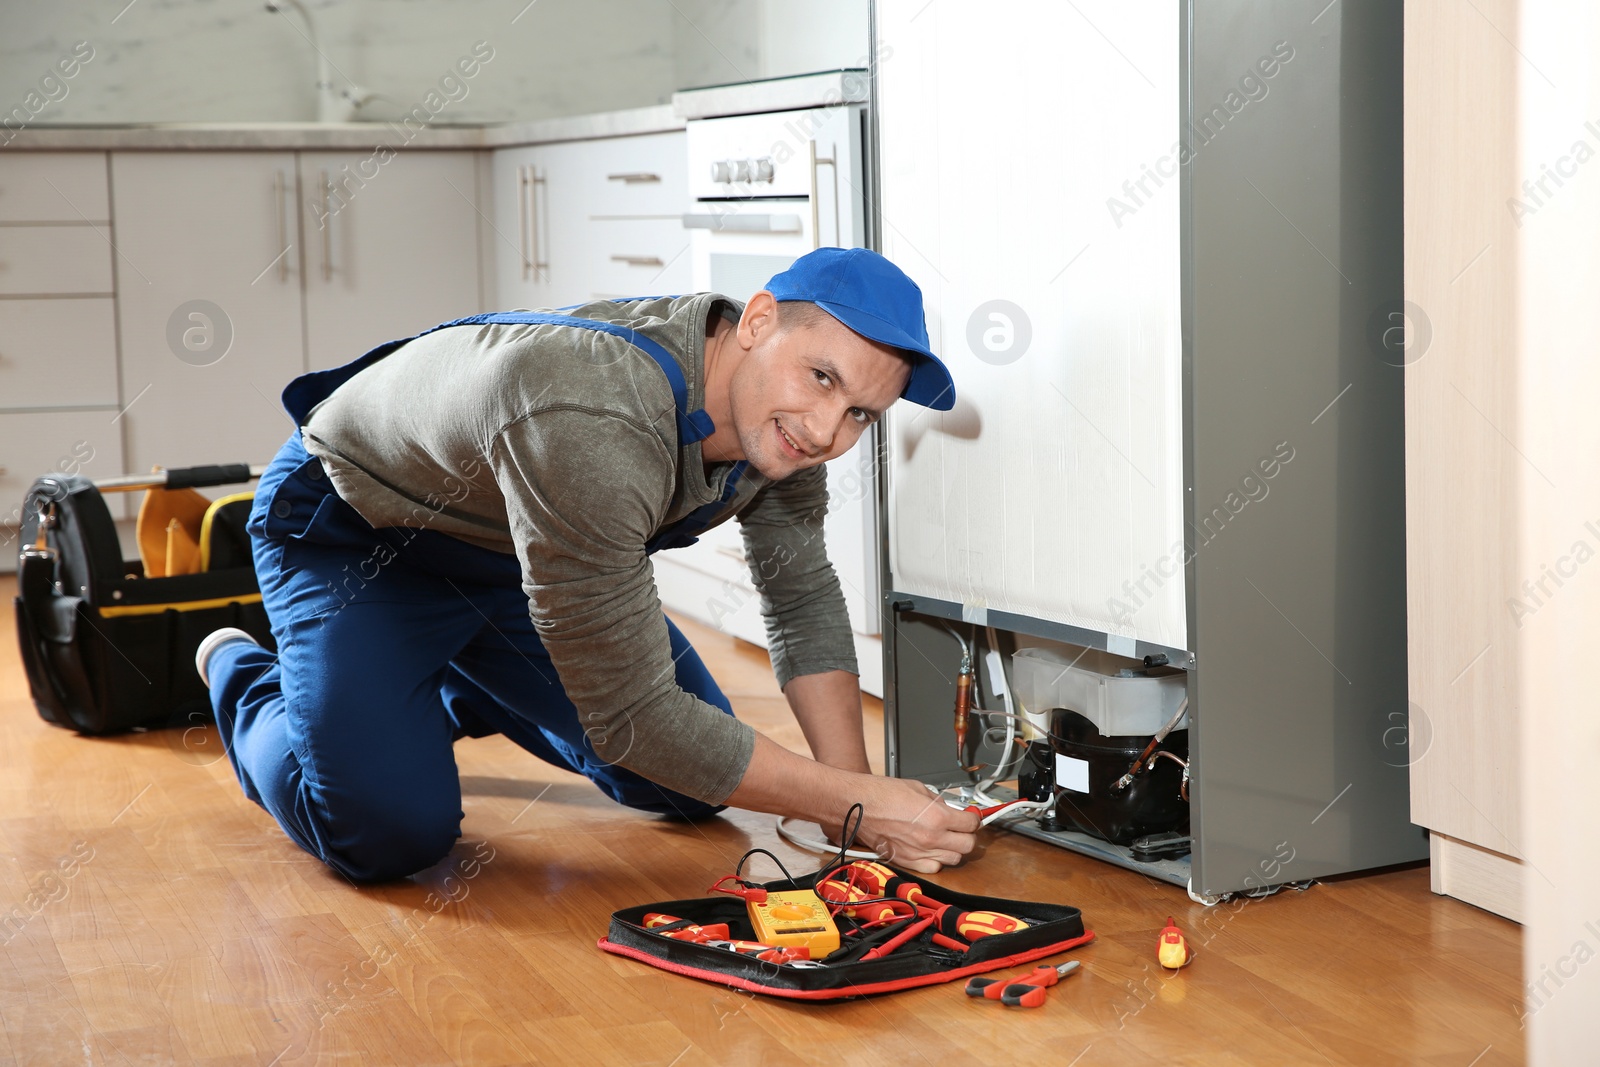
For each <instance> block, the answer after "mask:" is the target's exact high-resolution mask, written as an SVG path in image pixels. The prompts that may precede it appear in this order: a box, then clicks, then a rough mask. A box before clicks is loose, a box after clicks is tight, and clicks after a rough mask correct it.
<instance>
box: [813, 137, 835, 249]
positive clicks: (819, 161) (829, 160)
mask: <svg viewBox="0 0 1600 1067" xmlns="http://www.w3.org/2000/svg"><path fill="white" fill-rule="evenodd" d="M806 148H807V149H808V150H809V151H810V154H811V247H812V248H813V249H817V248H821V247H822V234H821V233H819V232H818V219H817V212H818V211H819V210H820V209H819V207H818V205H817V167H818V166H829V167H832V168H833V239H834V241H835V242H837V241H838V240H839V239H840V234H839V157H838V155H837V154H835V155H831V156H819V155H817V140H816V138H814V137H813V138H812V139H811V140H809V141H807V142H806Z"/></svg>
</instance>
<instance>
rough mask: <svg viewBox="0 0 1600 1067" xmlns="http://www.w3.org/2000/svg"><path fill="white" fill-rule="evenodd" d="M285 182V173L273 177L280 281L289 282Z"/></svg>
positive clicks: (278, 173)
mask: <svg viewBox="0 0 1600 1067" xmlns="http://www.w3.org/2000/svg"><path fill="white" fill-rule="evenodd" d="M284 191H285V182H284V180H283V171H281V170H279V171H276V172H274V174H273V176H272V199H273V201H274V202H275V203H276V205H277V209H278V280H279V281H280V282H286V281H288V280H289V209H288V206H287V205H286V204H285V203H284Z"/></svg>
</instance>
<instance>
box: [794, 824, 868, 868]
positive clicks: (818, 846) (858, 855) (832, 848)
mask: <svg viewBox="0 0 1600 1067" xmlns="http://www.w3.org/2000/svg"><path fill="white" fill-rule="evenodd" d="M788 821H789V819H788V817H787V816H785V817H784V818H781V819H779V820H778V836H779V837H781V838H783V839H784V840H785V841H787V842H789V844H791V845H797V846H799V847H800V848H807V849H810V850H811V851H812V852H827V853H832V854H833V855H835V856H837V855H838V854H839V846H838V845H830V844H828V842H827V841H824V840H823V839H822V838H819V837H801V836H800V835H799V834H797V833H795V832H794V831H793V830H791V829H789V828H788V827H787V826H786V825H784V824H785V823H787V822H788ZM844 854H845V858H846V859H852V860H876V859H879V858H880V857H879V856H878V854H877V853H876V852H867V851H866V850H864V849H858V848H847V849H845V850H844Z"/></svg>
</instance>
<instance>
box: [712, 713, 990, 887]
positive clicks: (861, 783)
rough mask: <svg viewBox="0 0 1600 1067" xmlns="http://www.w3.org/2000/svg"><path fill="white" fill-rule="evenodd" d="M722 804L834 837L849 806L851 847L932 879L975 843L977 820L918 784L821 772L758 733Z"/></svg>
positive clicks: (819, 766) (825, 769)
mask: <svg viewBox="0 0 1600 1067" xmlns="http://www.w3.org/2000/svg"><path fill="white" fill-rule="evenodd" d="M727 803H729V804H731V805H733V806H734V807H739V808H748V809H750V810H752V811H766V812H771V813H772V814H774V815H782V816H789V817H792V818H797V819H806V820H809V821H811V822H814V823H818V824H819V825H821V826H822V827H824V828H825V829H827V830H828V831H829V833H830V834H837V833H838V832H839V829H840V827H841V825H842V824H843V823H844V819H845V815H846V813H847V812H848V811H849V809H850V806H851V805H852V804H857V803H859V804H860V805H861V806H862V809H863V814H862V819H861V829H860V832H859V833H858V834H857V838H856V839H857V841H858V842H860V843H862V844H864V845H866V846H867V847H869V848H871V849H872V850H873V851H874V852H877V853H878V854H879V855H880V856H882V857H883V858H884V859H886V860H888V861H889V862H891V863H894V864H896V865H897V866H901V867H904V868H906V869H907V870H913V871H919V872H921V873H923V874H936V873H938V871H939V869H940V868H941V867H946V866H951V865H953V864H957V863H960V862H961V860H962V858H963V857H965V856H966V855H968V854H969V853H970V852H971V851H972V850H973V848H974V847H976V845H977V833H978V825H979V823H980V822H981V820H980V819H979V818H978V816H977V815H976V814H974V813H973V812H970V811H957V810H956V809H954V808H951V807H948V806H946V805H945V804H944V803H942V802H941V801H940V800H939V799H938V798H937V797H935V796H934V795H933V794H931V793H929V792H928V790H927V789H926V788H924V787H923V786H922V785H921V784H920V783H918V782H912V781H907V780H904V779H900V778H881V777H878V776H876V775H871V774H857V773H854V772H851V771H842V770H838V769H837V768H834V767H828V766H825V765H823V764H821V763H817V762H814V761H812V760H808V759H806V758H805V757H804V756H800V755H797V754H795V753H793V752H790V751H789V750H788V749H786V748H784V747H783V746H781V745H779V744H778V743H777V742H775V741H773V740H771V739H770V738H767V737H765V736H763V735H761V734H757V735H756V745H755V751H754V752H753V753H751V756H750V765H749V766H748V767H747V768H746V769H745V772H744V778H743V779H741V780H740V782H739V787H738V788H737V789H735V790H734V791H733V793H732V795H730V796H729V797H728V798H727Z"/></svg>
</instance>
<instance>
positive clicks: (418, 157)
mask: <svg viewBox="0 0 1600 1067" xmlns="http://www.w3.org/2000/svg"><path fill="white" fill-rule="evenodd" d="M477 171H478V155H477V153H474V152H450V151H435V152H429V151H418V150H415V149H404V150H401V151H399V152H392V151H389V150H387V149H385V150H382V151H379V150H373V151H371V152H301V153H299V178H300V190H301V196H300V212H299V222H300V232H301V233H302V234H303V235H304V236H303V240H304V251H303V253H302V257H303V260H304V272H303V277H304V280H305V331H306V333H305V337H306V340H305V347H306V365H307V366H308V368H309V369H311V370H323V369H326V368H328V367H337V366H340V365H341V364H344V363H348V362H350V361H351V360H352V359H356V358H357V357H359V356H361V355H362V354H363V353H365V352H367V351H369V350H370V349H372V348H373V347H374V346H376V345H380V344H382V343H383V342H385V341H392V340H394V339H395V338H397V337H409V336H410V335H412V334H414V333H417V332H419V331H421V330H425V329H427V328H428V327H430V326H435V325H437V324H439V323H441V322H447V321H449V320H450V319H457V318H461V317H463V316H465V315H474V314H477V313H478V311H480V310H481V309H482V300H481V298H480V295H479V294H480V292H482V291H484V289H483V286H482V284H481V281H482V280H481V279H480V277H479V263H478V241H477V230H478V208H477V200H478V193H477V184H478V173H477Z"/></svg>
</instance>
